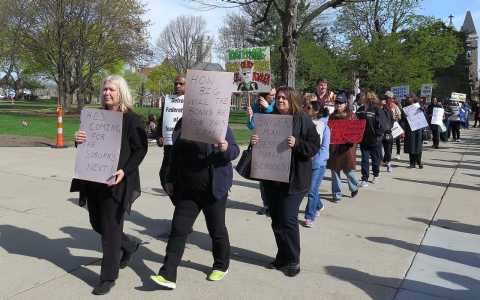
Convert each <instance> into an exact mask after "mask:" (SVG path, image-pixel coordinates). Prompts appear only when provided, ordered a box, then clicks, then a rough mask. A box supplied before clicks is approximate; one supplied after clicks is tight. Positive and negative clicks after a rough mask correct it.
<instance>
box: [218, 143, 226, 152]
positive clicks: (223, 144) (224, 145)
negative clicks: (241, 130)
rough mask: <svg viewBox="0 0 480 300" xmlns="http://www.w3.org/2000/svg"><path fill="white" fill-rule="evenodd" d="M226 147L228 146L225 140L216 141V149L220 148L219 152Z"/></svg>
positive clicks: (223, 150)
mask: <svg viewBox="0 0 480 300" xmlns="http://www.w3.org/2000/svg"><path fill="white" fill-rule="evenodd" d="M227 148H228V142H227V141H226V140H223V141H221V142H220V143H218V150H220V152H225V151H227Z"/></svg>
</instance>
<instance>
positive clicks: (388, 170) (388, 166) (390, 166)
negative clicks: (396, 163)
mask: <svg viewBox="0 0 480 300" xmlns="http://www.w3.org/2000/svg"><path fill="white" fill-rule="evenodd" d="M387 172H392V165H391V164H388V165H387Z"/></svg>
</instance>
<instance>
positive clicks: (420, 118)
mask: <svg viewBox="0 0 480 300" xmlns="http://www.w3.org/2000/svg"><path fill="white" fill-rule="evenodd" d="M403 112H404V113H405V114H406V115H407V121H408V125H410V128H411V129H412V131H415V130H418V129H420V128H424V127H427V126H428V123H427V119H426V118H425V114H424V113H423V111H422V110H421V109H420V104H418V103H414V104H412V105H408V106H405V107H404V108H403Z"/></svg>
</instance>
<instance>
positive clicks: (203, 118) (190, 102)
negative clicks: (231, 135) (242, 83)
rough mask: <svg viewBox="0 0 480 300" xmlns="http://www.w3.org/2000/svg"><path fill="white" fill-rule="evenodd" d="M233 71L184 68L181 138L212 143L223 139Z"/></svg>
mask: <svg viewBox="0 0 480 300" xmlns="http://www.w3.org/2000/svg"><path fill="white" fill-rule="evenodd" d="M232 80H233V73H227V72H209V71H200V70H188V71H187V78H186V86H185V97H184V102H183V114H182V135H181V138H183V139H187V140H191V141H197V142H203V143H208V144H216V143H218V142H220V141H223V140H224V139H225V136H226V134H227V127H228V118H229V116H230V99H231V96H232V91H231V88H230V84H231V83H232Z"/></svg>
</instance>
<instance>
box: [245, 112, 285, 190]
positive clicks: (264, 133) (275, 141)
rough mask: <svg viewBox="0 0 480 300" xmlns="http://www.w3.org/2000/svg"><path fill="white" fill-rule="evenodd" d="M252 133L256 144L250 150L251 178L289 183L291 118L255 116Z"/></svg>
mask: <svg viewBox="0 0 480 300" xmlns="http://www.w3.org/2000/svg"><path fill="white" fill-rule="evenodd" d="M254 118H255V127H254V132H255V134H256V135H258V142H257V144H256V145H255V146H253V148H252V169H251V176H252V177H253V178H258V179H266V180H273V181H279V182H289V180H290V161H291V158H292V157H291V156H292V148H290V147H289V146H288V145H287V137H289V136H291V135H292V122H293V117H292V116H286V115H269V114H255V115H254Z"/></svg>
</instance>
